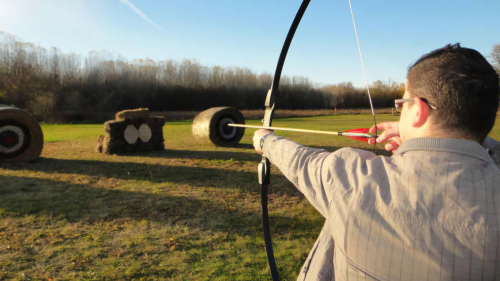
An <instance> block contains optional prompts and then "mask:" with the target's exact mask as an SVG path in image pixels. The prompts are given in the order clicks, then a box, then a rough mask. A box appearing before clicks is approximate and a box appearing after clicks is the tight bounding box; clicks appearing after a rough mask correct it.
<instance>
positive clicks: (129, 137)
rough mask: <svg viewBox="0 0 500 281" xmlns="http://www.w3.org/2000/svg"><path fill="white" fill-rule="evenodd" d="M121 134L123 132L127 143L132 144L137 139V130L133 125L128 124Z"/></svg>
mask: <svg viewBox="0 0 500 281" xmlns="http://www.w3.org/2000/svg"><path fill="white" fill-rule="evenodd" d="M123 134H124V137H125V140H126V141H127V142H128V143H129V144H134V143H135V142H136V141H137V139H138V138H139V131H137V129H136V128H135V127H134V125H128V126H127V128H126V129H125V132H124V133H123Z"/></svg>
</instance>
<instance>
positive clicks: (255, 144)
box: [253, 129, 274, 155]
mask: <svg viewBox="0 0 500 281" xmlns="http://www.w3.org/2000/svg"><path fill="white" fill-rule="evenodd" d="M268 134H273V135H274V132H273V131H271V130H267V129H260V130H257V131H255V134H254V135H253V147H254V148H255V151H257V153H259V154H260V155H262V154H263V153H264V151H262V149H261V148H260V139H262V137H263V136H265V135H268Z"/></svg>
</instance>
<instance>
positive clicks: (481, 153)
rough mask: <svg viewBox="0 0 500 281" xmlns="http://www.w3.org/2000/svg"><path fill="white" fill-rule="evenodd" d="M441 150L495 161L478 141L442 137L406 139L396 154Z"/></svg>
mask: <svg viewBox="0 0 500 281" xmlns="http://www.w3.org/2000/svg"><path fill="white" fill-rule="evenodd" d="M418 150H427V151H439V152H450V153H458V154H464V155H468V156H472V157H475V158H478V159H481V160H483V161H486V162H490V163H494V162H493V159H491V157H490V155H489V154H488V153H487V152H486V150H485V149H484V148H483V147H482V146H481V145H480V144H479V143H477V142H473V141H468V140H461V139H441V138H414V139H409V140H407V141H405V142H404V143H403V144H401V146H400V147H399V148H398V149H397V150H396V152H395V153H394V156H397V155H400V154H403V153H405V152H408V151H418Z"/></svg>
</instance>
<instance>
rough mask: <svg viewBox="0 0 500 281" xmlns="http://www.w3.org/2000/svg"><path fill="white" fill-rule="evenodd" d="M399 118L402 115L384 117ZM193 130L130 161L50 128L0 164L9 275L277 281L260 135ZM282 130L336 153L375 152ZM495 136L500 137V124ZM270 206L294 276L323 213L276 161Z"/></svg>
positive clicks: (318, 122) (3, 257)
mask: <svg viewBox="0 0 500 281" xmlns="http://www.w3.org/2000/svg"><path fill="white" fill-rule="evenodd" d="M390 120H397V117H392V116H388V115H380V116H379V117H378V121H379V122H382V121H390ZM371 122H372V121H371V118H370V116H368V115H353V116H349V115H341V116H321V117H311V118H291V119H279V120H276V121H275V122H274V124H273V125H275V126H283V127H287V126H288V127H297V128H306V129H319V130H340V131H342V130H346V129H351V128H358V127H369V126H371ZM248 123H249V124H259V121H257V120H250V121H249V122H248ZM497 123H498V122H497ZM190 125H191V122H168V123H167V124H166V125H165V127H164V135H165V147H166V150H165V151H163V152H152V153H145V154H128V155H122V156H116V155H102V154H97V153H94V152H93V149H94V146H95V143H96V140H97V137H98V136H99V135H100V134H101V132H102V128H103V127H102V125H43V131H44V134H45V140H46V144H45V148H44V151H43V153H42V158H41V159H40V160H39V161H38V162H36V163H31V164H25V165H11V166H2V167H0V220H1V221H0V280H4V279H5V280H11V279H14V280H47V279H48V278H52V279H53V280H270V274H269V270H268V265H267V258H266V253H265V249H264V241H263V237H262V232H261V220H260V212H259V210H260V208H259V202H260V194H259V185H258V183H257V174H256V169H257V164H258V163H259V161H260V156H259V155H257V154H256V153H255V151H254V150H253V148H252V143H251V139H252V135H253V132H254V131H255V130H253V129H248V130H247V131H246V134H245V136H244V138H243V140H242V141H241V143H240V145H239V146H237V147H234V148H219V147H212V146H200V145H199V144H198V143H196V142H195V141H194V140H193V139H192V138H191V130H190ZM277 133H278V134H279V135H283V136H286V137H288V138H290V139H292V140H294V141H297V142H299V143H302V144H305V145H308V146H314V147H318V148H324V149H326V150H329V151H335V150H337V149H338V148H340V147H344V146H354V147H360V148H370V149H371V147H368V146H367V145H365V144H363V143H361V142H356V141H353V140H350V139H348V138H341V137H334V136H328V135H313V134H301V133H295V132H277ZM492 136H493V137H496V138H500V126H499V125H498V124H497V125H496V127H495V129H494V131H493V132H492ZM378 148H379V149H382V146H379V147H378ZM376 152H377V153H379V154H380V153H384V152H383V151H382V150H376ZM269 208H270V216H271V219H270V220H271V228H272V234H273V242H274V249H275V255H276V260H277V264H278V268H279V270H280V275H281V277H282V280H295V279H296V277H297V275H298V272H299V270H300V267H301V266H302V264H303V262H304V260H305V258H306V256H307V254H308V253H309V250H310V248H311V246H312V245H313V243H314V241H315V239H316V238H317V236H318V234H319V232H320V230H321V228H322V226H323V223H324V219H323V218H322V217H321V215H320V214H319V213H318V212H317V211H316V210H315V209H314V208H313V207H312V206H311V205H310V204H309V203H308V202H307V200H305V199H304V197H303V196H302V195H301V194H300V193H299V192H298V191H297V190H296V189H295V187H294V186H293V185H291V184H290V183H289V182H288V181H287V180H286V178H284V177H283V175H282V174H281V173H280V172H279V171H277V169H276V168H275V169H274V170H273V173H272V186H271V191H270V205H269Z"/></svg>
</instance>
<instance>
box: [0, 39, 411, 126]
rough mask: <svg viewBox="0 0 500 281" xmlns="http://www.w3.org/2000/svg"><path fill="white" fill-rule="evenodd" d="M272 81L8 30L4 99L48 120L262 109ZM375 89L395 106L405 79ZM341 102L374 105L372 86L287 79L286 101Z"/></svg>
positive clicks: (0, 84)
mask: <svg viewBox="0 0 500 281" xmlns="http://www.w3.org/2000/svg"><path fill="white" fill-rule="evenodd" d="M271 81H272V74H271V73H260V74H258V73H256V72H254V71H252V70H250V69H248V68H244V67H220V66H204V65H201V64H200V63H199V62H197V61H196V60H190V59H185V60H183V61H181V62H179V61H175V60H167V61H154V60H151V59H139V60H133V61H127V60H126V59H125V58H124V57H121V56H115V55H112V54H111V53H110V52H107V51H99V52H97V51H92V52H90V53H89V54H88V55H86V56H82V55H79V54H74V53H69V54H64V53H62V52H61V51H60V50H59V49H57V48H55V47H53V48H50V49H46V48H43V47H41V46H37V45H35V44H33V43H27V42H22V41H20V40H19V39H17V38H16V37H15V36H13V35H10V34H7V33H1V32H0V104H9V105H15V106H17V107H19V108H22V109H26V110H28V111H29V112H30V113H32V114H33V115H35V116H37V117H38V118H39V119H40V120H43V121H47V122H50V121H57V122H61V121H63V122H64V121H71V120H73V119H77V120H85V119H87V120H88V119H96V118H99V116H100V115H99V114H100V113H104V112H106V113H109V112H115V111H119V110H123V109H131V108H138V107H148V108H150V109H151V110H152V111H200V110H205V109H207V108H210V107H214V106H234V107H236V108H238V109H240V110H243V109H261V108H262V107H263V104H264V99H265V96H266V94H267V90H268V89H269V87H270V86H271ZM370 90H371V93H372V95H373V102H374V106H375V107H377V108H382V107H391V106H393V105H394V99H396V98H399V97H401V96H402V95H403V93H404V84H403V83H396V82H394V81H391V80H389V81H387V82H382V81H376V82H374V83H372V84H371V87H370ZM335 107H337V108H342V109H346V108H367V107H369V102H368V97H367V94H366V89H364V88H357V87H354V86H353V84H352V83H351V82H343V83H338V84H333V85H320V84H317V83H314V82H312V81H311V80H309V79H308V78H306V77H299V76H293V77H289V76H283V77H282V78H281V84H280V97H279V108H281V109H332V108H335Z"/></svg>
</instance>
